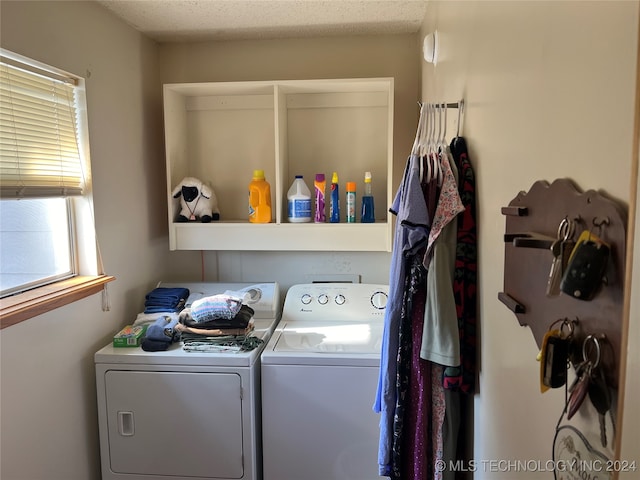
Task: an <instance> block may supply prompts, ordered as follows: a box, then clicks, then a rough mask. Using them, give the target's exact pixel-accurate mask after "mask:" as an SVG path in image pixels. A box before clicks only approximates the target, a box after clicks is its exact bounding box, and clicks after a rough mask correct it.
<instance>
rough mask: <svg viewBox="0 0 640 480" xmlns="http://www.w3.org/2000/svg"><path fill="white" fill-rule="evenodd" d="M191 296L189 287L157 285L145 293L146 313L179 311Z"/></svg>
mask: <svg viewBox="0 0 640 480" xmlns="http://www.w3.org/2000/svg"><path fill="white" fill-rule="evenodd" d="M187 298H189V289H188V288H183V287H171V288H169V287H157V288H154V289H153V290H151V291H150V292H149V293H147V294H146V295H145V302H144V306H145V309H144V313H159V312H179V311H180V310H182V309H183V308H184V305H185V303H186V301H187Z"/></svg>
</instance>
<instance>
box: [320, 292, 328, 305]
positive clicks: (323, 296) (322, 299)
mask: <svg viewBox="0 0 640 480" xmlns="http://www.w3.org/2000/svg"><path fill="white" fill-rule="evenodd" d="M318 303H319V304H320V305H326V304H327V303H329V296H328V295H327V294H326V293H323V294H321V295H320V296H319V297H318Z"/></svg>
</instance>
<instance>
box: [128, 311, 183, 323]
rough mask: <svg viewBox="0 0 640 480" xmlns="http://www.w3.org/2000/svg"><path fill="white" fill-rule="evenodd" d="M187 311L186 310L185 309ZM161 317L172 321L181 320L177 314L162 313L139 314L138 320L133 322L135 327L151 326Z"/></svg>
mask: <svg viewBox="0 0 640 480" xmlns="http://www.w3.org/2000/svg"><path fill="white" fill-rule="evenodd" d="M185 310H186V309H185ZM160 317H169V318H171V320H174V319H179V318H180V317H179V316H178V314H177V313H176V312H160V313H144V312H141V313H138V315H137V316H136V319H135V320H134V322H133V324H132V325H133V326H134V327H136V326H138V325H149V324H151V323H153V322H155V321H156V320H158V318H160Z"/></svg>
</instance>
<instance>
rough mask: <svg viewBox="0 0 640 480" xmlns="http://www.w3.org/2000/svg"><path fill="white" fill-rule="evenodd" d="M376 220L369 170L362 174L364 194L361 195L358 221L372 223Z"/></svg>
mask: <svg viewBox="0 0 640 480" xmlns="http://www.w3.org/2000/svg"><path fill="white" fill-rule="evenodd" d="M375 221H376V217H375V213H374V209H373V194H372V193H371V172H365V174H364V194H363V195H362V213H361V215H360V222H362V223H374V222H375Z"/></svg>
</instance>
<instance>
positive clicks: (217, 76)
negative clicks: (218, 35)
mask: <svg viewBox="0 0 640 480" xmlns="http://www.w3.org/2000/svg"><path fill="white" fill-rule="evenodd" d="M416 39H417V36H416V35H390V36H362V37H338V38H311V39H287V40H266V41H230V42H203V43H196V44H180V43H176V44H163V45H161V48H160V63H161V78H162V82H163V83H176V82H217V81H244V80H246V81H250V80H274V79H280V80H282V79H286V80H298V79H313V78H360V77H394V79H395V81H394V83H395V100H394V104H395V109H394V115H395V117H394V178H393V185H394V186H393V190H394V192H395V189H396V187H397V185H398V184H399V182H400V178H401V176H402V171H403V168H404V163H405V159H406V156H407V155H408V153H409V150H410V149H411V144H412V142H413V135H414V133H415V128H416V122H417V113H418V107H417V101H418V98H419V84H420V81H419V79H420V69H419V63H418V62H417V60H416V59H417V57H418V55H419V49H418V45H417V41H416ZM247 135H251V132H247ZM249 180H250V179H248V178H247V179H246V182H247V185H248V182H249ZM287 188H288V187H287ZM389 261H390V255H389V254H388V253H342V252H335V253H317V252H313V253H302V254H301V253H294V252H282V253H281V252H269V253H259V252H206V253H205V255H204V264H205V278H206V279H207V280H224V281H250V282H253V281H272V280H275V281H277V282H279V283H280V284H281V285H282V286H283V287H284V288H288V287H289V286H291V285H293V284H295V283H305V282H308V281H310V278H311V277H310V275H327V274H339V275H344V274H357V275H360V276H361V280H362V281H363V282H368V283H388V282H389Z"/></svg>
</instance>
